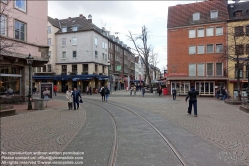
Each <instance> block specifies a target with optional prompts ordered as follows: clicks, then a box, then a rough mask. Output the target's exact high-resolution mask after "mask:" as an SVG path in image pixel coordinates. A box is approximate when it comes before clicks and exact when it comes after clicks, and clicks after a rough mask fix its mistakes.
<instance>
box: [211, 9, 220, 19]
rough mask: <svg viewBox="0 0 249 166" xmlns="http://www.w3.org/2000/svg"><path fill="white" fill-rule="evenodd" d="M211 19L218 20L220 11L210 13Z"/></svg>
mask: <svg viewBox="0 0 249 166" xmlns="http://www.w3.org/2000/svg"><path fill="white" fill-rule="evenodd" d="M210 18H218V11H217V10H212V11H210Z"/></svg>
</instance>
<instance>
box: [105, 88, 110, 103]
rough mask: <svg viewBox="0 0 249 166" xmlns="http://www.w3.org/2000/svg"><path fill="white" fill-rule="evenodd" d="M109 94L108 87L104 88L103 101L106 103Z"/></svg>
mask: <svg viewBox="0 0 249 166" xmlns="http://www.w3.org/2000/svg"><path fill="white" fill-rule="evenodd" d="M109 94H110V90H109V89H108V87H107V86H105V101H107V100H108V98H109Z"/></svg>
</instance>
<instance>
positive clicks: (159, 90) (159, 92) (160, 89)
mask: <svg viewBox="0 0 249 166" xmlns="http://www.w3.org/2000/svg"><path fill="white" fill-rule="evenodd" d="M157 92H158V94H159V96H161V94H162V87H161V85H159V86H158V88H157Z"/></svg>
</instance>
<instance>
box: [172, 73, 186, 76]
mask: <svg viewBox="0 0 249 166" xmlns="http://www.w3.org/2000/svg"><path fill="white" fill-rule="evenodd" d="M168 76H187V73H170V74H168Z"/></svg>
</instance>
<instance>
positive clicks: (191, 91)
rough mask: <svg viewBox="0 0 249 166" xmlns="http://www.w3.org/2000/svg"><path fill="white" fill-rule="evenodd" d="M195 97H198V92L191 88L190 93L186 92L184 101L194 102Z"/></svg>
mask: <svg viewBox="0 0 249 166" xmlns="http://www.w3.org/2000/svg"><path fill="white" fill-rule="evenodd" d="M197 95H199V91H197V90H195V88H192V89H191V90H190V91H188V95H187V97H186V100H185V101H187V100H188V98H189V100H191V101H196V100H197Z"/></svg>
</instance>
